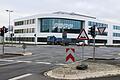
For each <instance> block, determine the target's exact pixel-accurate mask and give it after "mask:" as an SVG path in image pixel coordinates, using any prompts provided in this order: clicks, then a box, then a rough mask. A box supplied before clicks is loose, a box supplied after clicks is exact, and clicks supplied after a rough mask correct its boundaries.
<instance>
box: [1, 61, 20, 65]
mask: <svg viewBox="0 0 120 80" xmlns="http://www.w3.org/2000/svg"><path fill="white" fill-rule="evenodd" d="M16 63H19V62H12V63H5V64H0V66H6V65H11V64H16Z"/></svg>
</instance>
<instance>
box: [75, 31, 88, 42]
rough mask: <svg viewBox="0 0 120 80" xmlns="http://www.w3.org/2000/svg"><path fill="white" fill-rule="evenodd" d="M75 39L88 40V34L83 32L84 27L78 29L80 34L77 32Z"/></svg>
mask: <svg viewBox="0 0 120 80" xmlns="http://www.w3.org/2000/svg"><path fill="white" fill-rule="evenodd" d="M77 39H80V40H88V39H89V37H88V35H87V34H86V32H85V30H84V29H82V30H81V31H80V34H79V36H78V37H77Z"/></svg>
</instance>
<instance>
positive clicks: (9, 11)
mask: <svg viewBox="0 0 120 80" xmlns="http://www.w3.org/2000/svg"><path fill="white" fill-rule="evenodd" d="M6 12H8V15H9V18H8V22H9V25H8V28H9V42H10V39H11V38H13V37H12V36H11V35H10V19H11V18H10V13H11V12H13V11H12V10H6ZM12 33H13V30H12ZM12 40H13V39H12ZM11 43H12V42H11ZM12 44H13V43H12Z"/></svg>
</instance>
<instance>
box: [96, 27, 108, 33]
mask: <svg viewBox="0 0 120 80" xmlns="http://www.w3.org/2000/svg"><path fill="white" fill-rule="evenodd" d="M105 29H106V27H98V31H99V33H100V34H102V33H103V32H104V31H105Z"/></svg>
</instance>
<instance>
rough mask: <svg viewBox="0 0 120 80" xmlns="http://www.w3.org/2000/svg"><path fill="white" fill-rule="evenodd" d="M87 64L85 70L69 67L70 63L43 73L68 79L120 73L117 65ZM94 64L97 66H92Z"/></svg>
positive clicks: (56, 77)
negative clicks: (87, 66) (87, 67)
mask: <svg viewBox="0 0 120 80" xmlns="http://www.w3.org/2000/svg"><path fill="white" fill-rule="evenodd" d="M89 64H91V65H89V69H87V70H76V69H75V68H73V67H71V66H72V65H71V66H70V65H67V66H68V68H67V67H65V68H64V67H58V68H55V69H53V70H50V71H48V72H45V73H44V75H45V76H49V77H52V78H55V79H69V80H73V79H80V80H81V79H91V78H99V77H109V76H116V75H120V67H118V66H114V65H109V64H103V63H91V62H89ZM95 64H96V65H97V66H94V65H95ZM73 65H74V64H73ZM99 65H100V66H99ZM104 67H105V69H104ZM92 70H93V71H92Z"/></svg>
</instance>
